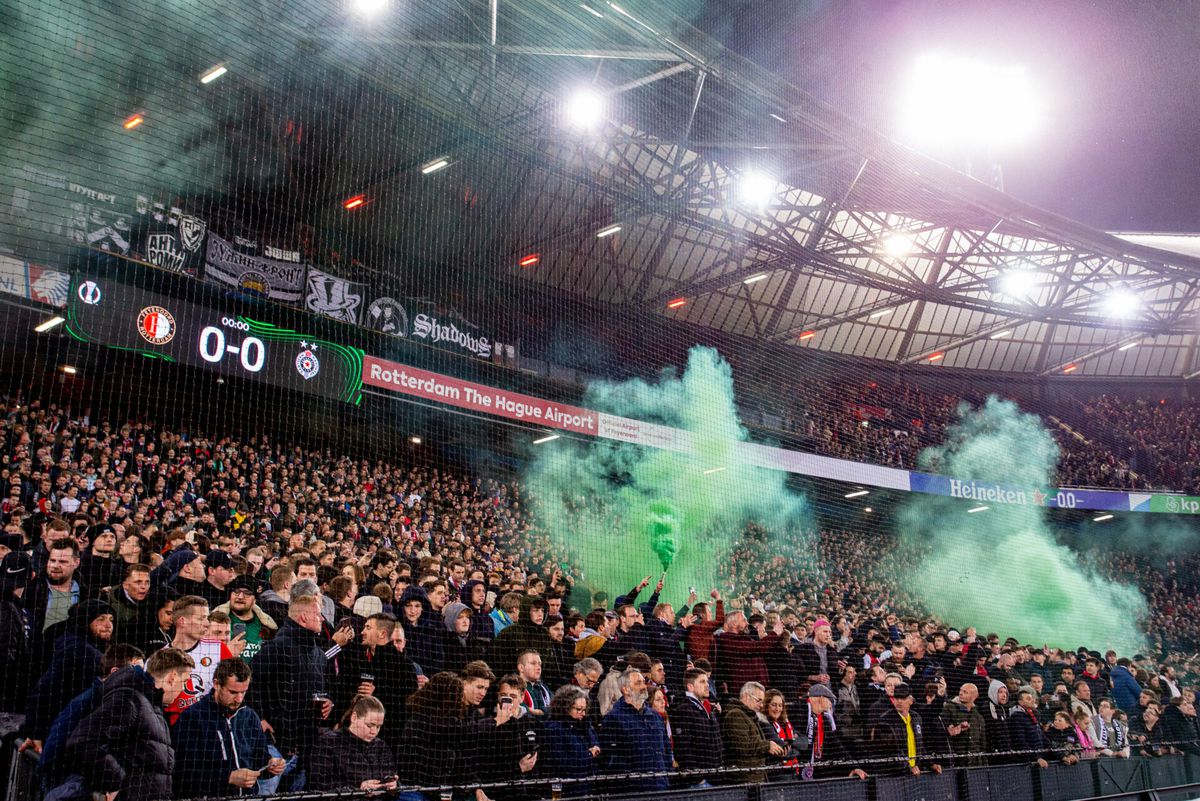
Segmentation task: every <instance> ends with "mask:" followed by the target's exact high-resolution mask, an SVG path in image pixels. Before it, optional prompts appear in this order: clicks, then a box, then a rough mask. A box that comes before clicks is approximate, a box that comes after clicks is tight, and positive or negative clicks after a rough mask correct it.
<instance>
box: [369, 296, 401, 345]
mask: <svg viewBox="0 0 1200 801" xmlns="http://www.w3.org/2000/svg"><path fill="white" fill-rule="evenodd" d="M362 324H363V326H364V327H366V328H369V329H371V330H372V331H378V332H379V333H381V334H388V335H389V336H394V337H406V336H408V312H407V311H405V309H404V301H402V300H400V299H399V298H393V297H391V296H388V295H381V296H379V297H377V298H375V300H373V301H371V304H370V305H369V306H367V310H366V312H365V313H364V314H363V320H362Z"/></svg>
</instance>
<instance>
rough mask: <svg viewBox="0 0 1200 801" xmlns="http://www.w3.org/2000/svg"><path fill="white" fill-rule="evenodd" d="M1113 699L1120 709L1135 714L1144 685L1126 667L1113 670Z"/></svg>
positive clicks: (1122, 666)
mask: <svg viewBox="0 0 1200 801" xmlns="http://www.w3.org/2000/svg"><path fill="white" fill-rule="evenodd" d="M1111 675H1112V684H1113V686H1112V699H1113V703H1115V704H1116V705H1117V707H1118V708H1119V709H1123V710H1125V711H1126V712H1134V711H1136V710H1137V708H1138V696H1139V695H1141V694H1142V685H1140V684H1138V680H1137V679H1136V678H1134V675H1133V674H1132V673H1130V672H1129V668H1127V667H1125V666H1124V665H1117V666H1116V667H1114V668H1113V669H1112V674H1111Z"/></svg>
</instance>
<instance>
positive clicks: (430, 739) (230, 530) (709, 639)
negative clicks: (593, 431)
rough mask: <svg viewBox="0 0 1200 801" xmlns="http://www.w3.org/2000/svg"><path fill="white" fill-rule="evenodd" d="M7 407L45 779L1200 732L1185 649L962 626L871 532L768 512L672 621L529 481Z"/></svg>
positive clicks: (654, 775) (123, 779) (116, 793)
mask: <svg viewBox="0 0 1200 801" xmlns="http://www.w3.org/2000/svg"><path fill="white" fill-rule="evenodd" d="M5 411H6V416H5V418H4V421H3V425H2V426H0V431H2V433H3V452H4V456H5V465H6V467H5V468H4V476H5V478H6V479H7V480H8V484H9V492H8V498H7V500H6V501H4V503H3V504H2V505H0V514H2V515H3V520H4V524H5V527H4V533H3V535H0V556H2V557H3V561H2V564H0V567H2V568H3V569H2V570H0V591H2V602H0V637H2V638H3V641H2V643H0V653H3V654H4V655H5V665H4V676H5V680H4V681H3V682H0V689H2V690H3V697H2V699H0V700H2V701H3V709H2V710H0V711H4V712H10V713H18V714H22V715H23V716H24V720H23V723H22V732H21V733H22V736H23V738H24V739H23V741H22V746H21V748H22V750H23V751H25V752H28V753H30V754H36V755H37V757H38V760H39V764H40V780H41V782H42V786H43V788H44V789H45V790H46V791H47V792H48V793H50V794H51V797H53V798H55V799H72V798H81V799H86V798H87V797H88V796H89V795H91V794H103V795H105V796H106V797H107V799H108V801H114V799H116V800H117V801H126V800H127V799H128V801H152V800H153V799H162V798H169V797H175V798H200V797H222V796H234V795H251V794H272V793H277V792H292V791H300V790H312V791H325V790H345V789H357V790H364V791H371V792H377V791H378V792H388V793H392V792H395V793H399V794H400V795H401V797H402V798H404V799H405V801H418V799H427V798H429V797H430V796H428V795H425V794H423V793H421V792H419V791H417V790H415V789H411V788H425V789H426V790H428V788H435V787H442V786H448V785H449V786H453V787H456V788H460V790H466V791H467V792H468V793H469V794H470V795H474V797H475V801H485V799H487V798H497V799H505V798H513V799H515V798H525V797H544V796H546V795H552V794H553V793H554V792H556V790H555V789H553V786H554V785H559V788H558V790H557V792H561V793H562V794H564V795H585V794H588V793H591V792H615V791H661V790H664V789H667V788H670V787H686V786H700V785H705V784H715V783H722V782H745V781H752V782H755V781H776V780H800V779H805V778H811V777H825V776H847V777H849V776H854V777H858V778H863V777H865V776H868V775H871V776H878V775H906V774H917V773H920V772H923V771H934V772H938V771H940V770H942V769H943V768H945V767H948V766H961V765H967V766H969V765H976V764H995V763H1005V762H1033V761H1037V762H1038V763H1039V764H1043V765H1046V764H1049V763H1051V762H1075V761H1079V760H1083V759H1091V758H1099V757H1111V758H1128V757H1130V756H1132V755H1136V754H1144V755H1147V756H1157V755H1161V754H1167V753H1173V752H1176V751H1184V752H1188V753H1198V752H1200V749H1197V742H1200V733H1198V732H1197V729H1196V715H1195V709H1194V702H1195V693H1194V692H1193V690H1192V689H1191V688H1190V687H1189V686H1187V681H1186V680H1185V679H1184V672H1185V670H1186V668H1187V667H1188V663H1187V662H1186V661H1185V660H1183V659H1181V658H1180V657H1178V656H1177V655H1175V654H1170V653H1166V652H1163V653H1159V654H1155V655H1154V656H1155V657H1159V658H1160V661H1156V660H1152V659H1148V658H1146V657H1145V656H1143V655H1133V654H1131V655H1118V654H1115V653H1112V652H1108V653H1104V654H1101V653H1100V652H1098V651H1087V650H1082V649H1081V650H1080V651H1079V652H1069V651H1068V652H1064V651H1060V650H1049V649H1047V650H1043V649H1042V648H1041V647H1040V646H1039V647H1036V648H1034V647H1032V646H1029V645H1025V644H1021V643H1018V642H1016V641H1013V640H1002V639H1001V638H1000V637H999V636H997V635H994V634H987V635H983V634H977V633H976V632H975V631H974V629H971V628H967V627H965V626H964V627H962V628H960V629H959V630H954V629H952V628H950V627H949V626H947V625H946V624H944V623H943V622H942V621H938V620H936V619H932V618H930V617H929V616H927V615H923V614H920V610H919V608H918V607H917V606H916V605H915V604H914V603H913V602H912V601H911V599H908V598H906V597H905V596H904V595H903V594H902V593H900V592H898V591H897V590H896V583H895V581H894V577H892V576H890V575H889V574H888V572H887V571H886V570H885V569H883V568H882V567H880V565H882V564H884V563H886V562H887V560H886V559H884V558H883V556H884V554H885V549H886V548H888V547H889V543H887V542H886V540H882V539H880V538H879V537H869V536H867V535H865V534H861V533H856V532H851V531H826V532H820V533H817V532H811V533H808V534H805V535H802V534H799V533H797V534H793V535H791V536H792V538H793V539H791V540H785V541H782V542H771V541H770V540H769V539H768V538H767V537H765V536H763V533H762V532H761V531H758V530H757V529H755V528H754V527H751V528H750V529H749V530H748V531H747V532H746V536H745V538H744V543H743V545H742V546H739V548H738V549H737V551H736V552H735V554H734V557H733V558H732V559H731V560H730V564H729V566H728V568H729V573H728V580H729V583H730V584H731V585H733V587H734V588H735V592H736V597H731V598H730V599H728V600H727V599H726V597H725V596H726V595H727V594H730V595H733V593H722V591H721V588H713V589H712V590H711V591H710V592H706V593H704V594H703V595H701V596H699V597H697V596H695V595H693V597H691V598H689V599H688V602H687V606H686V608H680V609H675V608H673V607H672V606H671V605H669V604H665V603H660V601H659V598H660V592H661V590H662V589H663V588H662V584H661V581H660V582H659V583H658V584H657V585H656V584H654V580H653V578H652V577H649V576H648V577H647V578H646V579H644V580H643V581H642V582H641V583H640V584H639V585H638V586H636V587H632V588H629V590H628V592H626V593H624V594H623V595H621V596H619V597H617V598H615V599H612V600H611V602H610V601H609V599H607V598H606V597H603V596H600V595H596V594H593V593H591V592H589V591H588V590H587V588H585V587H584V586H582V583H581V582H575V581H574V580H573V579H572V577H571V575H570V574H569V572H565V571H563V570H562V569H560V568H559V565H560V564H561V561H560V560H562V559H564V558H566V557H567V556H569V555H566V554H562V553H560V552H558V551H556V550H555V547H554V546H552V545H551V544H550V543H549V541H548V540H546V539H545V538H544V537H541V536H540V535H538V533H537V532H536V530H535V529H534V527H533V525H532V524H531V523H530V521H528V520H527V519H525V518H524V516H523V513H522V510H523V509H524V508H525V504H524V503H523V501H522V498H521V494H520V491H519V489H518V488H517V487H515V486H512V485H506V484H503V483H500V482H492V483H488V482H482V481H471V480H467V479H465V478H463V477H460V476H456V475H453V474H450V473H448V472H446V471H439V470H434V469H426V468H408V467H400V466H397V465H393V464H389V463H385V462H382V461H370V462H369V461H364V460H354V459H350V458H348V457H339V456H336V455H331V454H329V453H327V452H314V451H303V450H301V449H297V448H294V447H291V446H284V445H281V444H277V443H272V442H268V441H266V440H264V439H259V440H258V441H250V442H246V443H239V442H236V441H233V440H231V439H227V438H209V437H204V436H201V435H184V434H179V433H171V432H167V431H164V430H161V429H157V428H155V427H153V426H151V425H149V424H144V423H131V424H126V425H120V426H115V425H112V424H109V423H107V422H103V421H89V420H85V419H80V418H72V417H71V416H70V415H69V414H68V413H67V411H66V410H63V409H59V408H55V407H53V406H45V407H43V406H40V405H38V404H33V405H28V406H25V405H22V406H18V405H16V404H12V405H10V406H8V407H7V409H6V410H5ZM802 537H806V538H807V539H802ZM812 542H815V544H816V547H815V548H812V547H807V543H812ZM1111 569H1112V570H1113V571H1114V573H1116V572H1120V571H1135V572H1136V571H1140V570H1142V569H1143V567H1142V566H1141V565H1139V564H1136V563H1123V562H1114V563H1113V564H1112V565H1111ZM1166 585H1167V586H1168V587H1176V588H1177V589H1168V590H1167V591H1166V592H1167V593H1168V594H1167V595H1166V596H1165V597H1164V600H1165V601H1167V602H1168V603H1170V602H1173V601H1174V600H1175V598H1176V596H1175V595H1172V594H1171V593H1172V592H1176V591H1179V592H1182V590H1178V585H1176V584H1172V583H1171V582H1166ZM1184 612H1185V610H1184V609H1181V608H1175V610H1174V614H1175V615H1176V616H1178V617H1183V615H1184ZM961 623H965V622H960V624H961ZM1087 645H1088V646H1093V647H1094V646H1095V645H1102V644H1087Z"/></svg>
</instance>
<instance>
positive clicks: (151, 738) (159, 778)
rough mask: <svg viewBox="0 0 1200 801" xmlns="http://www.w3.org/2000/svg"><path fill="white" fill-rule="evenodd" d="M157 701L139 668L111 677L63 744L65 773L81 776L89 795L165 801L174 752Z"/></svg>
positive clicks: (125, 800) (124, 800)
mask: <svg viewBox="0 0 1200 801" xmlns="http://www.w3.org/2000/svg"><path fill="white" fill-rule="evenodd" d="M162 700H163V697H162V691H161V690H159V689H157V688H156V687H155V685H154V679H153V678H151V677H150V675H149V674H148V673H146V672H145V671H144V670H142V669H141V668H140V667H135V666H130V667H127V668H122V669H121V670H119V671H117V672H116V673H114V674H113V675H112V676H110V677H109V678H108V680H107V681H105V682H104V690H103V695H102V697H101V699H100V706H99V707H98V708H97V709H95V710H94V711H93V712H92V713H91V714H90V715H88V716H87V717H86V718H84V719H83V720H82V721H80V722H79V725H78V726H77V727H76V728H75V731H74V733H73V734H71V737H70V738H69V739H68V740H67V751H66V754H65V758H64V760H63V761H64V763H67V764H65V765H64V769H65V770H66V771H68V772H70V773H78V774H80V775H81V776H83V778H84V781H85V782H86V783H87V785H88V788H89V789H90V790H91V791H92V792H100V793H107V792H113V791H120V795H119V798H121V799H122V801H161V800H162V799H164V798H170V797H171V776H172V774H173V772H174V770H175V749H174V748H172V746H171V734H170V732H169V730H168V729H167V719H166V718H164V717H163V711H162V710H163V705H162Z"/></svg>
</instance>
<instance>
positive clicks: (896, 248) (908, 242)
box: [883, 232, 916, 259]
mask: <svg viewBox="0 0 1200 801" xmlns="http://www.w3.org/2000/svg"><path fill="white" fill-rule="evenodd" d="M915 246H916V243H915V242H914V241H913V238H912V237H911V236H909V235H908V234H905V233H900V232H897V233H894V234H888V235H887V236H885V237H884V238H883V252H884V253H886V254H888V255H889V256H891V257H892V258H896V259H902V258H904V257H905V256H908V255H909V254H911V253H912V252H913V248H914V247H915Z"/></svg>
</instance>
